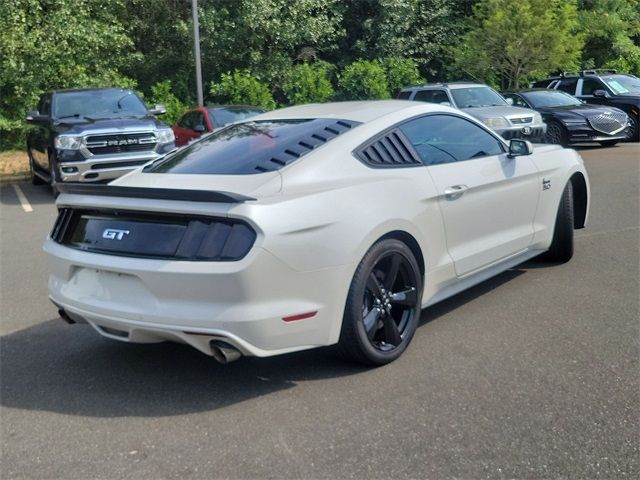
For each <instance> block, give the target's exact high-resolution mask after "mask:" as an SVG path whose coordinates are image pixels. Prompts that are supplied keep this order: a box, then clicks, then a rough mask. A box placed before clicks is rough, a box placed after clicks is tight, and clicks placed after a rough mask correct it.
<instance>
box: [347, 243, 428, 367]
mask: <svg viewBox="0 0 640 480" xmlns="http://www.w3.org/2000/svg"><path fill="white" fill-rule="evenodd" d="M394 271H395V274H394V273H393V272H394ZM421 301H422V274H421V273H420V267H419V266H418V262H417V261H416V259H415V257H414V255H413V253H412V252H411V250H410V249H409V247H407V245H405V244H404V243H403V242H401V241H399V240H395V239H387V240H381V241H379V242H378V243H376V244H375V245H373V246H372V247H371V248H370V249H369V251H368V252H367V253H366V254H365V256H364V258H363V259H362V261H361V262H360V264H359V265H358V268H357V269H356V272H355V274H354V276H353V280H352V281H351V286H350V288H349V293H348V296H347V303H346V305H345V309H344V317H343V320H342V329H341V331H340V340H339V342H338V351H339V353H340V354H341V355H342V356H343V357H344V358H347V359H349V360H352V361H355V362H358V363H363V364H366V365H385V364H387V363H390V362H392V361H394V360H395V359H397V358H398V357H399V356H400V355H402V353H403V352H404V351H405V350H406V348H407V346H408V345H409V343H410V342H411V339H412V338H413V334H414V333H415V331H416V327H417V326H418V321H419V319H420V310H421V308H420V307H421Z"/></svg>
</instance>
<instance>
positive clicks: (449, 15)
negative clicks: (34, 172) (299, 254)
mask: <svg viewBox="0 0 640 480" xmlns="http://www.w3.org/2000/svg"><path fill="white" fill-rule="evenodd" d="M639 2H640V0H517V1H513V0H199V17H200V36H201V49H202V66H203V77H204V78H203V80H204V82H205V83H206V84H207V85H208V87H207V88H206V89H205V90H206V91H208V92H209V100H211V101H233V102H240V103H252V102H254V103H260V104H262V105H265V106H268V107H274V106H276V105H288V104H294V103H302V102H310V101H327V100H331V99H349V98H363V97H364V98H388V97H391V96H393V95H395V93H396V91H397V89H398V88H400V87H402V86H403V85H405V84H410V83H414V82H420V81H423V80H427V81H441V80H460V79H475V80H479V81H484V82H487V83H489V84H492V85H494V86H496V87H518V86H524V85H526V84H527V83H528V82H529V81H530V80H533V79H535V78H540V77H544V76H545V75H548V74H550V73H555V72H558V71H563V70H574V71H575V70H578V69H581V68H595V67H614V68H618V69H620V70H622V71H626V72H630V73H635V74H636V75H640V3H639ZM193 65H194V58H193V53H192V26H191V2H190V1H189V0H11V1H3V2H0V148H7V147H11V146H22V145H23V130H24V123H23V118H24V115H25V113H26V111H27V110H28V109H30V108H32V107H34V106H35V103H36V101H37V98H38V96H39V95H40V94H41V93H42V92H44V91H47V90H52V89H59V88H69V87H81V86H97V85H123V86H132V87H135V88H136V89H137V90H138V91H140V92H141V93H142V94H143V95H145V97H146V99H147V100H148V101H149V102H154V103H161V102H162V103H167V104H169V105H170V116H171V117H172V118H171V119H170V120H173V118H175V117H176V116H177V115H179V112H180V110H181V109H184V108H186V107H188V106H190V105H192V104H194V102H195V99H194V96H195V93H194V92H195V82H194V67H193Z"/></svg>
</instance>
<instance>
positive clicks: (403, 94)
mask: <svg viewBox="0 0 640 480" xmlns="http://www.w3.org/2000/svg"><path fill="white" fill-rule="evenodd" d="M410 96H411V91H408V92H400V93H399V94H398V100H409V97H410Z"/></svg>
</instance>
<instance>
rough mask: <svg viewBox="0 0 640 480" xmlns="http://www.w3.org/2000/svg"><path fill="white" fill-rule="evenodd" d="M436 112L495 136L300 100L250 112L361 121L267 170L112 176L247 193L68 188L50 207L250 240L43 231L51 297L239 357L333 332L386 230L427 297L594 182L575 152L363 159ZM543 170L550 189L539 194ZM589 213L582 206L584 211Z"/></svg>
mask: <svg viewBox="0 0 640 480" xmlns="http://www.w3.org/2000/svg"><path fill="white" fill-rule="evenodd" d="M438 112H439V113H445V114H449V113H451V114H455V115H457V116H462V117H464V118H467V119H468V120H469V121H471V122H473V123H474V124H476V125H478V127H479V128H482V129H483V130H485V131H487V132H489V130H487V129H486V128H485V127H484V126H483V125H481V124H480V123H479V122H478V121H476V120H474V119H473V118H472V117H470V116H468V115H466V114H464V113H461V112H460V111H458V110H454V109H452V108H449V107H446V106H441V105H432V104H426V103H422V102H407V101H377V102H344V103H332V104H318V105H304V106H299V107H291V108H286V109H282V110H276V111H273V112H268V113H265V114H262V115H259V116H256V117H253V118H252V119H251V121H260V120H268V119H287V118H288V119H303V118H336V119H345V120H353V121H357V122H362V123H361V124H360V125H359V126H357V127H355V128H353V129H352V130H350V131H348V132H346V133H343V134H342V135H340V136H338V137H336V138H334V139H333V140H331V141H330V142H328V143H326V144H325V145H322V146H319V147H318V148H316V149H314V150H313V151H311V152H310V153H308V154H307V155H305V156H304V157H302V158H301V159H299V160H298V161H295V162H293V163H291V164H290V165H287V166H285V167H283V168H282V169H280V170H277V171H275V172H267V173H261V174H253V175H193V174H147V173H143V172H142V169H141V168H140V169H138V170H136V171H134V172H132V173H130V174H128V175H126V176H124V177H121V178H119V179H118V180H116V181H114V182H112V184H111V185H116V186H130V187H145V188H172V189H185V190H189V189H197V190H211V191H228V192H233V193H237V194H243V195H247V196H250V197H253V198H256V200H255V201H249V202H244V203H205V202H194V201H176V200H151V199H145V198H122V197H108V196H92V195H80V194H62V195H60V196H59V198H58V200H57V202H56V203H57V206H58V207H59V208H62V207H70V208H84V209H86V208H92V209H126V210H129V211H141V212H172V213H177V214H184V215H188V214H198V215H208V216H216V217H221V218H236V219H243V220H245V221H246V222H248V223H249V224H250V225H251V226H252V227H253V228H254V229H255V231H256V232H257V239H256V241H255V244H254V245H253V247H252V249H251V251H250V252H249V253H248V254H247V256H246V257H244V258H242V259H241V260H238V261H232V262H191V261H176V260H163V259H149V258H131V257H125V256H117V255H105V254H100V253H92V252H87V251H81V250H78V249H75V248H69V247H68V246H65V245H61V244H59V243H57V242H55V241H54V240H53V239H52V238H48V239H47V240H46V242H45V244H44V250H45V251H46V253H47V254H48V256H49V260H50V265H51V275H50V279H49V291H50V298H51V299H52V301H53V302H54V303H55V304H56V305H58V306H59V307H60V308H62V309H64V311H65V312H67V314H68V315H69V316H70V317H71V318H72V319H73V320H75V321H78V322H87V323H89V324H91V325H92V326H93V327H94V328H95V329H96V330H97V331H98V332H99V333H100V334H102V335H104V336H106V337H110V338H113V339H116V340H121V341H129V342H159V341H165V340H171V341H178V342H183V343H187V344H189V345H191V346H193V347H195V348H197V349H198V350H200V351H202V352H204V353H206V354H209V355H211V354H214V353H215V352H214V351H213V350H212V347H211V343H210V342H211V340H212V339H223V340H224V341H225V342H227V343H229V344H231V345H233V346H234V347H236V348H237V349H238V350H239V351H240V352H241V353H242V354H244V355H254V356H269V355H276V354H281V353H286V352H292V351H297V350H302V349H308V348H312V347H317V346H322V345H331V344H334V343H336V342H337V341H338V339H339V335H340V329H341V322H342V316H343V311H344V308H345V302H346V298H347V291H348V289H349V285H350V283H351V281H352V278H353V275H354V272H355V270H356V268H357V266H358V264H359V263H360V261H361V259H362V258H363V256H364V255H365V253H366V252H367V250H368V249H369V248H370V247H371V246H372V245H373V244H374V243H375V242H376V241H377V240H378V239H380V238H381V237H383V236H385V235H387V234H389V233H390V232H398V231H401V232H405V233H406V234H409V235H411V236H412V237H413V238H414V239H415V241H416V243H417V244H418V246H419V249H420V252H421V255H422V257H423V258H424V264H425V272H424V283H423V284H424V291H423V295H422V306H423V307H424V306H427V305H431V304H433V303H436V302H438V301H441V300H443V299H444V298H447V297H449V296H451V295H453V294H455V293H457V292H459V291H461V290H463V289H465V288H468V287H470V286H472V285H474V284H476V283H478V282H480V281H483V280H485V279H486V278H489V277H490V276H492V275H495V274H497V273H500V272H501V271H504V270H505V269H507V268H511V267H513V266H514V265H517V264H518V263H521V262H523V261H525V260H527V259H529V258H532V257H533V256H536V255H538V254H540V253H542V252H544V251H545V250H547V249H548V248H549V245H550V243H551V240H552V236H553V230H554V222H555V218H556V212H557V210H558V205H559V202H560V197H561V194H562V191H563V189H564V187H565V185H566V184H567V182H568V181H569V179H570V178H571V177H572V175H574V174H576V173H577V174H580V175H582V176H583V177H584V179H585V181H586V185H587V193H588V177H587V173H586V170H585V168H584V165H583V163H582V160H581V158H580V156H579V155H578V154H577V153H576V152H575V151H573V150H567V149H562V148H560V147H558V146H554V145H536V146H535V149H534V152H533V154H532V155H528V156H519V157H516V158H510V157H509V156H508V155H507V154H506V153H505V154H502V155H496V156H488V157H483V158H476V159H471V160H467V161H461V162H457V163H449V164H443V165H431V166H418V167H414V168H390V169H375V168H371V167H370V166H367V165H365V164H364V163H362V162H361V161H359V160H358V159H357V158H356V157H355V156H354V154H353V152H354V150H356V149H358V147H359V146H360V145H361V144H362V143H363V142H365V141H367V140H369V139H370V138H371V137H373V136H375V135H377V134H379V133H380V132H382V131H384V130H385V129H387V128H389V127H391V126H393V125H396V124H397V123H398V122H402V121H405V120H407V119H411V118H414V117H418V116H421V115H425V114H432V113H438ZM492 135H493V134H492ZM494 136H495V135H494ZM496 138H498V139H499V141H500V142H502V143H503V145H504V147H505V149H507V148H508V147H507V144H506V143H505V142H504V140H502V139H501V138H499V137H497V136H496ZM543 180H548V181H550V182H551V188H549V189H546V190H543V189H542V182H543ZM455 186H463V190H464V192H463V194H462V195H458V194H453V195H452V194H450V192H449V190H448V189H451V188H452V187H455ZM454 193H455V192H454ZM587 198H588V196H587ZM587 215H588V204H587V206H586V214H585V221H586V216H587ZM311 311H316V312H317V313H316V314H315V315H314V316H313V317H311V318H308V319H304V320H299V321H292V322H285V321H283V318H284V317H287V316H292V315H297V314H300V313H304V312H311Z"/></svg>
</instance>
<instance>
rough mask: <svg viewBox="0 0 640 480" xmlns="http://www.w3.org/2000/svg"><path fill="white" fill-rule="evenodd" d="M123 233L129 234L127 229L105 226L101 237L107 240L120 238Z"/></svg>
mask: <svg viewBox="0 0 640 480" xmlns="http://www.w3.org/2000/svg"><path fill="white" fill-rule="evenodd" d="M125 235H129V230H118V229H115V228H107V229H106V230H105V231H104V232H102V238H106V239H108V240H122V239H123V238H124V236H125Z"/></svg>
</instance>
